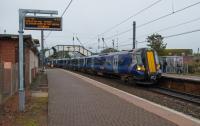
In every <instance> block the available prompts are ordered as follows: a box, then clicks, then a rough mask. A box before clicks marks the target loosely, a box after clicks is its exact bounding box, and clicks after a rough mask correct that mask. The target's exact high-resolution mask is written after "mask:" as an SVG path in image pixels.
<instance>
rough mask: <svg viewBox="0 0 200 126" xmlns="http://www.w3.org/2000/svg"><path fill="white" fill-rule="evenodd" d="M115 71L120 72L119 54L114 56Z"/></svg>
mask: <svg viewBox="0 0 200 126" xmlns="http://www.w3.org/2000/svg"><path fill="white" fill-rule="evenodd" d="M113 71H114V73H118V55H115V56H114V57H113Z"/></svg>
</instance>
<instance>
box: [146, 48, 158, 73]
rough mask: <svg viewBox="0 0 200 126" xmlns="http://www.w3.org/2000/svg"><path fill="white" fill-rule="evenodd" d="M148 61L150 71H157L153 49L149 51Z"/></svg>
mask: <svg viewBox="0 0 200 126" xmlns="http://www.w3.org/2000/svg"><path fill="white" fill-rule="evenodd" d="M147 62H148V68H149V73H155V72H156V64H155V58H154V53H153V51H147Z"/></svg>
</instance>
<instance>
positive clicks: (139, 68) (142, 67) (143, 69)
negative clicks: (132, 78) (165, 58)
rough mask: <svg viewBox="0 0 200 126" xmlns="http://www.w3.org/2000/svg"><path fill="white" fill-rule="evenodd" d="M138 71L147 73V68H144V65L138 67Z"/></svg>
mask: <svg viewBox="0 0 200 126" xmlns="http://www.w3.org/2000/svg"><path fill="white" fill-rule="evenodd" d="M137 70H138V71H145V68H144V65H142V66H139V65H138V66H137Z"/></svg>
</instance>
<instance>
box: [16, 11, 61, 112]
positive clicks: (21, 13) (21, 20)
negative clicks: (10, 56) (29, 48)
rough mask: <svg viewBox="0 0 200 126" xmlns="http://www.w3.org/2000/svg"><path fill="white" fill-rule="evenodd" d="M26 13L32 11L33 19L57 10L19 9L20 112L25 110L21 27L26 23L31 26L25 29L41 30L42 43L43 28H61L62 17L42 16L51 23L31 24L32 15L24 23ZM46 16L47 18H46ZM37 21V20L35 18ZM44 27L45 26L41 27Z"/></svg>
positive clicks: (54, 12)
mask: <svg viewBox="0 0 200 126" xmlns="http://www.w3.org/2000/svg"><path fill="white" fill-rule="evenodd" d="M28 13H32V14H34V15H35V19H38V20H39V18H36V14H50V15H52V14H55V15H57V14H58V11H52V10H32V9H19V31H18V32H19V111H20V112H24V110H25V90H24V39H23V33H24V31H23V29H25V28H26V27H27V26H26V25H28V27H33V28H32V29H28V28H27V30H42V33H41V34H42V37H41V38H42V40H41V41H42V44H43V30H62V19H61V18H54V19H52V17H46V18H42V19H41V20H43V19H45V20H47V21H49V20H50V22H51V23H52V24H51V25H50V26H48V24H46V23H45V22H43V25H44V26H40V22H41V21H38V23H37V26H35V24H31V23H30V22H31V21H33V22H35V21H34V17H33V18H31V19H30V20H29V23H28V22H26V20H25V23H24V19H25V16H26V14H28ZM47 18H48V19H47ZM36 22H37V20H36ZM43 27H45V28H43ZM43 48H44V47H42V59H43V62H42V64H43V63H44V50H43Z"/></svg>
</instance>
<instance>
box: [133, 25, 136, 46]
mask: <svg viewBox="0 0 200 126" xmlns="http://www.w3.org/2000/svg"><path fill="white" fill-rule="evenodd" d="M135 35H136V22H135V21H133V49H135Z"/></svg>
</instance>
